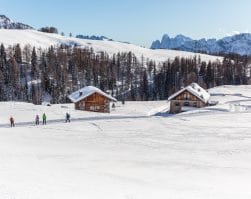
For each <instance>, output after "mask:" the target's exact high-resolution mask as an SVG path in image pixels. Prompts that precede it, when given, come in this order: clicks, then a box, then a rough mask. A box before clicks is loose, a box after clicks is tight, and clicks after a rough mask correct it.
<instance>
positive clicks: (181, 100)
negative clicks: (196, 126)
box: [168, 83, 210, 114]
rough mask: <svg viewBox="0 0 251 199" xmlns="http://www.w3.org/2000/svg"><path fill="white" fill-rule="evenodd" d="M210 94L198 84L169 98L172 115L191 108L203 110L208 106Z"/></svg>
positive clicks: (191, 85)
mask: <svg viewBox="0 0 251 199" xmlns="http://www.w3.org/2000/svg"><path fill="white" fill-rule="evenodd" d="M209 98H210V94H209V93H208V92H207V91H206V90H205V89H203V88H202V87H200V86H199V85H198V84H197V83H192V84H190V85H189V86H187V87H185V88H183V89H181V90H180V91H178V92H176V93H174V94H173V95H172V96H170V97H169V98H168V100H169V101H170V113H172V114H175V113H180V112H182V111H185V110H187V109H191V108H202V107H205V106H207V105H208V101H209Z"/></svg>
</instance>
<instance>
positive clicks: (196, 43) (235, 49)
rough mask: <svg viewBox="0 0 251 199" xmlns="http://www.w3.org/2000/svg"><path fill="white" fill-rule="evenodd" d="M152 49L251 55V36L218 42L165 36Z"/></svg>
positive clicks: (225, 38) (155, 42) (242, 34)
mask: <svg viewBox="0 0 251 199" xmlns="http://www.w3.org/2000/svg"><path fill="white" fill-rule="evenodd" d="M151 49H176V50H182V51H188V52H204V53H207V54H217V53H225V54H226V53H237V54H240V55H251V34H250V33H241V34H236V35H233V36H228V37H224V38H222V39H218V40H217V39H200V40H194V39H191V38H189V37H186V36H184V35H177V36H176V37H174V38H171V37H169V36H168V35H167V34H165V35H163V37H162V39H161V41H160V40H156V41H154V42H153V43H152V45H151Z"/></svg>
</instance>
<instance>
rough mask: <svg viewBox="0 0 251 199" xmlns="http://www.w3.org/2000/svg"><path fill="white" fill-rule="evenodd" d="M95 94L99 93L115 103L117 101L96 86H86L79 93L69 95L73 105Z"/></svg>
mask: <svg viewBox="0 0 251 199" xmlns="http://www.w3.org/2000/svg"><path fill="white" fill-rule="evenodd" d="M80 93H81V95H80ZM94 93H99V94H100V95H103V96H104V97H106V98H108V99H110V100H111V101H115V102H116V101H117V100H116V99H115V98H113V97H112V96H110V95H108V94H106V93H105V92H103V91H102V90H100V89H99V88H96V87H94V86H86V87H84V88H81V89H79V90H78V91H75V92H74V93H72V94H71V95H69V96H68V98H69V99H70V100H71V101H72V102H73V103H76V102H79V101H81V100H83V99H85V98H87V97H89V96H90V95H92V94H94Z"/></svg>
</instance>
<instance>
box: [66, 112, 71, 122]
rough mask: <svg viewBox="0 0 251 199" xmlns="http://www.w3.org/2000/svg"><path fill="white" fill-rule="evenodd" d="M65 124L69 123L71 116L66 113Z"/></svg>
mask: <svg viewBox="0 0 251 199" xmlns="http://www.w3.org/2000/svg"><path fill="white" fill-rule="evenodd" d="M65 122H66V123H67V122H69V123H70V122H71V115H70V113H66V115H65Z"/></svg>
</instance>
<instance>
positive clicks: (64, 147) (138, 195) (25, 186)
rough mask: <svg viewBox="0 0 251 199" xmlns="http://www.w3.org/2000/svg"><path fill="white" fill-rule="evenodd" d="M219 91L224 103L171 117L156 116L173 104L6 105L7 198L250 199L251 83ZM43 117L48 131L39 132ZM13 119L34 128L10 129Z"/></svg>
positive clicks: (0, 151) (0, 182) (3, 193)
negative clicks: (101, 107)
mask: <svg viewBox="0 0 251 199" xmlns="http://www.w3.org/2000/svg"><path fill="white" fill-rule="evenodd" d="M209 92H210V93H211V94H212V99H211V100H215V101H219V103H218V105H217V106H214V107H207V108H203V109H198V110H194V111H192V112H186V113H183V114H178V115H168V114H166V115H164V114H163V115H162V116H148V115H149V113H153V112H155V111H156V110H160V111H161V110H165V109H167V106H168V103H167V102H166V101H159V102H126V104H125V105H121V103H120V102H118V103H117V104H116V108H115V110H112V112H111V114H98V113H89V112H81V111H75V110H73V106H72V105H71V104H65V105H53V106H50V107H47V106H34V105H31V104H27V103H20V102H2V103H0V110H1V114H0V198H3V199H44V198H46V199H58V198H60V199H69V198H72V199H82V198H88V199H100V198H102V199H166V198H171V199H202V198H203V199H236V198H241V199H250V198H251V190H250V184H251V148H250V145H251V131H250V129H251V122H250V120H251V110H250V109H249V107H250V105H251V86H222V87H216V88H213V89H210V90H209ZM240 106H242V107H244V108H245V109H239V108H238V107H240ZM233 107H235V108H233ZM66 111H67V112H70V113H71V115H72V119H76V120H74V121H72V122H71V123H70V124H69V123H67V124H66V123H64V122H63V120H64V114H65V112H66ZM43 112H46V113H47V116H48V119H49V121H48V125H47V126H38V127H37V126H34V124H33V121H34V119H35V115H36V114H40V115H41V114H42V113H43ZM10 115H13V116H14V117H15V118H16V122H17V123H19V122H27V124H26V125H18V124H17V126H16V127H15V128H12V129H11V128H9V127H7V126H1V125H4V124H7V123H8V117H9V116H10ZM88 119H89V120H88ZM50 120H52V121H50Z"/></svg>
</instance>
